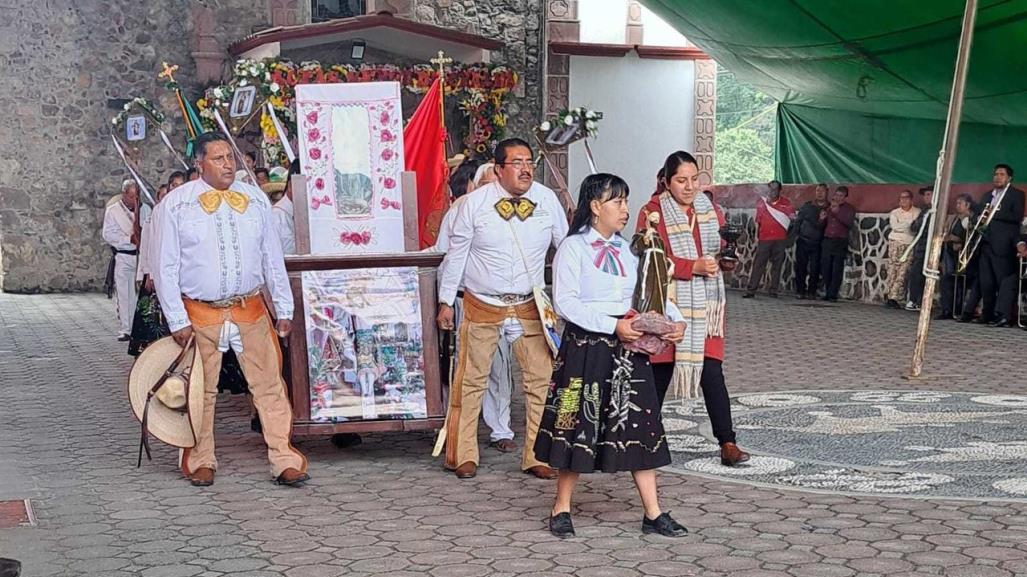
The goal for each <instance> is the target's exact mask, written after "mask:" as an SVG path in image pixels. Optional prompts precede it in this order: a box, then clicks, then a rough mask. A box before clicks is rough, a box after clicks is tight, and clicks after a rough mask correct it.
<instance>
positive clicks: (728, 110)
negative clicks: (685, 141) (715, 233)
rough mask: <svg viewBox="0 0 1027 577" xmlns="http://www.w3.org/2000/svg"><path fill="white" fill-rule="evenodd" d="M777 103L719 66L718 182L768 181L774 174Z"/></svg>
mask: <svg viewBox="0 0 1027 577" xmlns="http://www.w3.org/2000/svg"><path fill="white" fill-rule="evenodd" d="M776 112H777V103H776V102H775V101H774V99H772V98H770V97H769V96H767V95H766V94H763V93H762V92H760V91H758V90H756V89H755V88H753V87H752V86H749V85H748V84H743V83H742V82H739V81H738V79H737V78H736V77H735V75H734V74H733V73H732V72H731V71H729V70H726V69H723V68H718V70H717V116H716V122H717V135H716V149H715V159H716V162H715V164H714V180H715V181H716V182H717V183H718V184H733V183H741V182H766V181H768V180H770V179H772V178H773V177H774V140H775V138H776V124H775V123H776Z"/></svg>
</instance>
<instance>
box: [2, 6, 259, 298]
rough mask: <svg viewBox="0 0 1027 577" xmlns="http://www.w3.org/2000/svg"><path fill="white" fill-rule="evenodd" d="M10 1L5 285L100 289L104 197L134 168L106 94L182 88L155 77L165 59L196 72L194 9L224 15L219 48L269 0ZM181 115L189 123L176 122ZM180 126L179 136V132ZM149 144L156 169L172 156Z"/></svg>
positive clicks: (5, 49) (212, 32) (164, 98)
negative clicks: (116, 146)
mask: <svg viewBox="0 0 1027 577" xmlns="http://www.w3.org/2000/svg"><path fill="white" fill-rule="evenodd" d="M207 4H209V5H211V6H216V7H215V8H203V7H202V6H201V5H200V4H199V3H195V2H188V1H185V0H179V1H167V2H137V1H128V0H114V1H112V0H103V1H101V0H78V1H76V2H43V3H38V2H37V3H22V2H6V3H4V8H3V18H2V19H0V70H3V71H4V81H3V83H0V110H3V111H4V115H5V119H4V121H3V122H0V158H2V159H3V161H2V162H0V251H2V264H0V286H2V288H3V290H5V291H9V292H39V291H65V290H95V289H97V288H99V287H100V286H101V285H102V283H103V279H102V277H103V273H104V270H105V264H106V259H107V255H108V253H107V249H106V247H105V245H104V244H103V242H102V240H101V239H100V227H101V222H102V218H103V207H104V203H105V201H106V200H107V199H108V198H109V197H110V196H111V195H112V194H115V193H116V192H118V190H119V187H120V184H121V181H122V179H123V178H125V176H126V175H125V172H124V169H123V166H122V164H121V161H120V160H119V159H118V158H117V156H116V154H115V152H114V150H113V147H112V146H111V144H110V137H109V136H108V128H107V126H108V122H109V119H110V118H111V117H112V116H114V115H115V114H116V113H117V110H113V109H111V108H109V107H108V99H118V98H130V97H135V96H144V97H148V98H151V99H155V98H160V101H161V103H162V105H163V107H164V109H165V110H166V111H168V112H171V111H172V109H173V102H174V101H173V99H171V98H168V95H167V93H166V91H165V90H164V89H163V88H162V87H161V86H160V84H159V83H158V82H157V81H156V79H155V77H156V75H157V73H158V72H159V71H160V69H161V61H162V60H167V61H169V62H175V63H178V64H180V65H181V67H182V68H181V70H180V72H179V76H180V77H181V78H182V79H183V80H186V79H190V78H193V77H194V76H195V68H194V65H193V60H192V58H191V56H190V53H191V51H192V50H193V44H192V43H191V35H190V32H191V30H192V28H193V19H194V17H199V16H203V17H202V18H200V20H201V21H202V22H203V23H205V24H206V25H210V24H212V23H214V22H216V23H217V25H216V26H211V27H210V28H209V29H208V30H207V33H208V37H209V38H213V39H217V41H218V42H220V47H222V48H223V47H224V46H226V45H227V43H228V41H229V40H230V39H234V38H238V37H241V36H242V35H244V34H248V33H250V32H252V30H253V28H254V27H256V26H262V25H265V24H266V22H267V14H268V11H267V6H266V4H265V2H264V1H262V0H256V1H253V0H248V1H245V2H244V1H242V0H232V1H222V2H217V3H207ZM177 125H178V126H181V124H177ZM173 137H174V135H173ZM161 150H162V149H160V148H156V147H152V148H151V149H147V150H146V152H145V155H146V159H147V160H146V165H147V168H148V170H147V177H149V178H150V179H152V180H156V179H157V178H158V177H159V176H160V175H161V174H163V173H164V172H165V171H166V170H168V169H169V167H170V166H171V164H170V163H171V162H172V159H171V158H170V157H169V156H168V155H167V154H166V153H162V152H161Z"/></svg>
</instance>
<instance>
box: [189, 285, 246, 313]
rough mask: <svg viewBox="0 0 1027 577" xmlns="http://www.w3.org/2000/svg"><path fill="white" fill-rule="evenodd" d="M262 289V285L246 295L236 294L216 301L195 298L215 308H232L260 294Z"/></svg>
mask: <svg viewBox="0 0 1027 577" xmlns="http://www.w3.org/2000/svg"><path fill="white" fill-rule="evenodd" d="M261 290H262V287H257V288H255V289H253V290H252V291H250V292H248V293H246V294H244V295H236V296H234V297H228V298H226V299H221V300H216V301H202V300H199V299H195V300H196V302H200V303H203V304H205V305H207V306H209V307H211V308H215V309H230V308H232V307H234V306H235V305H238V304H242V303H243V301H245V300H247V299H251V298H253V297H255V296H257V295H259V294H260V291H261Z"/></svg>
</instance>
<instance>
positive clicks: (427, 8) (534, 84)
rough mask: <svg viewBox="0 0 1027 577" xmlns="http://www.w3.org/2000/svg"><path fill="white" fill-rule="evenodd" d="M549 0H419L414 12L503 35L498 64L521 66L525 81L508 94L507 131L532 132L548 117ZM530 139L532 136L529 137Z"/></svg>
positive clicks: (452, 25) (459, 27)
mask: <svg viewBox="0 0 1027 577" xmlns="http://www.w3.org/2000/svg"><path fill="white" fill-rule="evenodd" d="M544 3H545V0H489V1H488V2H483V1H482V0H414V2H413V10H412V17H413V18H414V19H415V20H417V21H419V22H423V23H425V24H433V25H435V26H442V27H444V28H450V29H452V30H459V31H461V32H468V33H472V34H478V35H480V36H484V37H486V38H491V39H493V40H499V41H501V42H503V43H504V44H505V47H504V48H503V49H502V50H501V51H498V52H493V53H492V63H493V64H503V65H506V66H509V67H510V68H512V69H513V70H516V71H517V73H518V74H519V75H520V84H519V86H518V88H517V89H516V90H515V91H514V94H513V95H511V97H510V98H509V99H508V102H509V105H508V112H509V114H510V121H509V125H508V126H507V131H506V134H507V136H518V137H521V138H527V137H530V130H531V129H532V128H534V127H535V126H536V125H537V124H538V123H539V122H541V120H542V74H543V70H542V65H543V50H544V48H543V47H544V45H545V42H544V39H543V30H544V26H543V20H544V14H545V6H544ZM529 141H530V139H529Z"/></svg>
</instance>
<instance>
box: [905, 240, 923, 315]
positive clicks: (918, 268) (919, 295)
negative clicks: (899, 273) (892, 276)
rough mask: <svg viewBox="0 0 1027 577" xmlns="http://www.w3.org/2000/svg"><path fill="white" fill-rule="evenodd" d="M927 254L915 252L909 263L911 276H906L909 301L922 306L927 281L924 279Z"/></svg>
mask: <svg viewBox="0 0 1027 577" xmlns="http://www.w3.org/2000/svg"><path fill="white" fill-rule="evenodd" d="M926 256H927V255H926V254H924V253H922V252H920V251H919V250H916V249H914V250H913V259H912V260H911V261H910V262H909V274H907V275H906V282H907V283H909V300H911V301H913V304H915V305H916V306H920V303H921V302H923V300H924V284H925V283H927V279H926V278H925V277H924V260H925V259H926Z"/></svg>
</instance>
